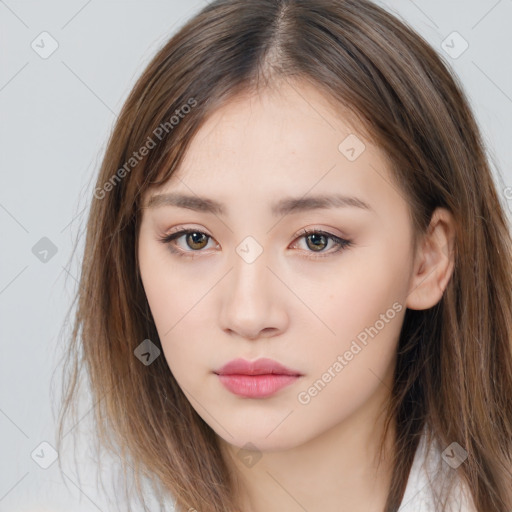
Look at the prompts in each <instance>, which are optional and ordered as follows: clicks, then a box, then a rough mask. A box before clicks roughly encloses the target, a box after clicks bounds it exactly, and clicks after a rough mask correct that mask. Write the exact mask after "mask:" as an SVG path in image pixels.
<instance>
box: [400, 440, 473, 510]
mask: <svg viewBox="0 0 512 512" xmlns="http://www.w3.org/2000/svg"><path fill="white" fill-rule="evenodd" d="M426 441H427V440H426V435H425V433H424V434H423V435H422V437H421V439H420V442H419V443H418V448H417V450H416V453H415V455H414V461H413V464H412V467H411V471H410V473H409V478H408V481H407V487H406V489H405V493H404V497H403V499H402V502H401V505H400V508H399V509H398V512H438V511H439V510H441V509H442V507H441V504H442V501H440V498H442V491H443V489H441V486H442V484H443V483H446V484H448V483H449V482H450V480H451V479H452V478H454V479H456V480H457V482H455V483H454V486H453V490H452V493H451V494H450V499H448V500H447V501H448V503H447V507H446V512H476V509H475V507H474V504H473V500H472V499H471V495H470V493H469V490H468V488H467V486H464V485H463V481H462V479H461V478H460V477H459V476H458V474H457V471H458V470H457V469H453V468H452V467H450V466H449V465H448V464H447V463H446V462H445V461H444V460H443V459H442V457H441V453H442V450H441V449H440V448H439V444H438V443H437V442H434V443H433V446H432V447H431V449H430V450H429V451H428V452H427V442H426ZM442 473H444V474H442ZM436 477H437V478H436Z"/></svg>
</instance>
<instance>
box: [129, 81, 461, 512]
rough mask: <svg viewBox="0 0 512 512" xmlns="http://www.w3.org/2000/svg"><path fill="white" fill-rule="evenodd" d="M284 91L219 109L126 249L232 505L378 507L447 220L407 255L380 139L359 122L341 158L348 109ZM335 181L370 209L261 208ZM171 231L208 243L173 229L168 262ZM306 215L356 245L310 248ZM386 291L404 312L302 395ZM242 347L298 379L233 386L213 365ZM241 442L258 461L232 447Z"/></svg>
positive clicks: (442, 281)
mask: <svg viewBox="0 0 512 512" xmlns="http://www.w3.org/2000/svg"><path fill="white" fill-rule="evenodd" d="M278 89H279V90H278V91H276V90H273V91H270V90H268V89H266V90H264V91H260V93H258V95H255V94H249V93H246V94H244V95H241V96H238V97H237V98H235V99H232V100H230V101H229V102H228V103H226V104H225V105H224V106H223V107H221V108H220V109H219V110H217V111H216V112H215V113H214V114H213V115H212V116H211V117H210V118H209V119H208V120H207V121H206V122H205V123H204V124H203V126H202V127H201V129H200V130H199V132H198V133H197V134H196V136H195V137H194V139H193V141H192V143H191V145H190V147H189V150H188V152H187V154H186V157H185V159H184V161H183V162H182V164H181V165H180V167H179V168H178V169H177V171H176V172H175V173H174V174H173V176H172V177H171V178H170V180H169V181H168V182H167V183H165V184H164V185H163V186H162V187H160V189H158V190H152V191H151V192H149V193H148V194H147V196H146V198H145V200H146V201H145V203H144V204H145V207H144V210H143V215H142V222H141V226H140V233H139V235H140V236H139V240H138V248H137V250H138V256H139V264H140V271H141V276H142V281H143V285H144V288H145V291H146V294H147V298H148V301H149V304H150V308H151V311H152V314H153V317H154V320H155V323H156V327H157V330H158V333H159V336H160V340H161V343H162V347H163V353H164V356H165V358H166V359H167V362H168V364H169V367H170V369H171V371H172V374H173V375H174V377H175V379H176V380H177V382H178V384H179V385H180V387H181V388H182V389H183V391H184V393H185V394H186V396H187V397H188V399H189V400H190V403H191V404H192V406H193V407H194V408H195V410H196V411H197V413H198V414H199V415H200V416H201V417H202V418H203V419H204V421H205V422H206V423H207V424H208V425H209V426H210V427H211V428H212V429H213V430H214V431H215V433H216V434H217V436H218V439H219V441H220V444H221V449H222V451H223V454H224V456H225V458H226V460H227V462H228V465H229V467H230V468H231V470H232V471H233V474H234V475H235V478H236V482H237V495H238V497H239V499H240V501H241V503H242V504H243V505H242V510H243V511H244V512H273V511H283V510H286V511H290V512H294V511H301V512H303V510H304V509H305V510H308V511H311V512H312V511H320V510H321V511H323V512H335V511H336V512H339V511H351V512H359V511H361V512H362V511H365V512H372V511H374V512H381V511H382V510H383V507H384V503H385V499H386V494H387V492H388V486H389V482H390V476H391V466H390V457H391V454H390V448H389V446H390V444H389V443H390V440H391V437H390V436H388V438H387V439H386V442H385V443H384V456H383V459H382V461H381V463H380V465H379V464H378V459H377V450H378V449H379V448H380V443H379V439H380V434H381V433H382V418H383V416H382V411H383V409H384V407H385V405H386V403H387V401H388V399H389V393H390V389H391V386H392V376H393V369H394V366H395V360H396V348H397V343H398V337H399V333H400V329H401V326H402V322H403V318H404V315H405V310H406V307H408V308H411V309H426V308H430V307H432V306H434V305H435V304H436V303H437V302H438V301H439V300H440V299H441V297H442V294H443V291H444V289H445V287H446V285H447V282H448V280H449V278H450V275H451V272H452V270H453V261H452V259H451V258H449V257H448V255H449V254H451V252H450V251H449V250H447V249H450V248H452V247H453V236H454V225H453V219H452V217H451V215H450V214H449V212H448V211H446V210H444V209H438V210H436V211H435V212H434V216H433V218H432V223H431V229H430V231H429V232H428V234H427V235H425V236H423V237H422V238H420V243H419V244H418V247H417V250H416V252H414V251H413V245H412V235H413V231H412V225H411V221H410V216H409V204H408V202H407V201H406V199H405V198H404V197H403V193H402V192H401V191H400V190H399V189H398V188H397V187H396V186H394V185H392V175H391V173H390V170H389V168H388V161H387V159H386V156H385V155H384V154H383V152H382V151H381V150H380V149H379V148H378V147H376V146H374V145H373V144H371V143H370V142H369V141H368V140H366V139H364V138H363V137H362V136H361V135H357V137H358V138H359V139H360V140H361V141H362V142H363V143H364V144H365V149H364V151H362V153H361V154H360V155H359V156H358V157H357V158H356V159H355V160H354V161H350V160H349V159H347V157H346V156H345V155H344V154H343V153H342V152H340V150H339V149H338V146H339V145H340V143H341V142H342V141H343V140H344V139H345V138H346V137H347V136H348V135H350V134H355V133H356V132H355V130H354V129H353V128H351V127H350V125H349V123H348V120H347V119H344V118H341V117H340V115H336V114H335V113H334V112H333V108H332V105H330V104H329V103H328V102H327V100H326V99H325V98H324V97H323V96H322V95H321V94H320V93H319V92H318V90H317V89H315V88H313V87H312V86H311V85H309V84H307V83H305V82H298V83H295V84H294V85H292V84H291V83H290V82H286V83H283V84H282V85H281V86H280V87H279V88H278ZM171 191H172V192H183V193H187V194H191V195H195V196H201V197H207V198H211V199H215V200H217V201H219V202H221V203H223V204H224V205H225V206H226V209H227V214H226V216H220V215H216V214H213V213H206V212H197V211H194V210H192V209H188V208H180V207H177V206H171V205H165V206H158V207H151V208H148V207H147V206H146V205H147V200H148V199H149V197H150V196H152V195H155V194H161V193H167V192H171ZM333 192H339V193H343V194H346V195H350V196H356V197H358V198H360V199H361V200H363V201H365V202H367V203H368V204H369V205H370V206H371V208H372V209H371V210H369V211H367V210H363V209H359V208H354V207H344V208H334V209H318V210H310V211H298V212H292V213H289V214H287V215H285V216H281V217H274V216H272V214H271V210H270V204H271V203H273V202H274V201H276V200H278V199H282V198H283V197H288V196H294V197H303V196H312V195H317V194H322V193H325V194H330V193H333ZM179 227H184V228H191V229H195V230H198V231H200V232H203V233H206V235H208V236H209V237H211V238H208V237H206V238H205V239H201V238H200V237H199V238H196V241H195V242H194V240H191V239H190V237H188V238H187V237H186V236H182V237H181V238H179V239H177V240H174V241H173V242H171V245H172V244H174V247H175V249H176V250H178V251H179V250H180V249H181V250H182V251H184V252H186V255H185V256H182V257H180V256H178V255H176V254H174V253H172V252H171V251H170V248H169V245H166V244H164V243H162V242H161V241H160V240H159V238H161V237H163V236H165V235H166V234H168V233H169V232H170V231H171V230H173V228H179ZM303 228H311V229H315V230H322V231H326V232H328V233H332V234H333V235H335V236H339V237H341V238H345V239H348V240H350V241H351V242H352V245H351V246H350V247H348V248H345V249H341V250H340V251H338V252H335V251H336V245H335V243H334V242H333V241H332V240H330V239H328V238H326V239H324V238H320V241H317V242H316V243H317V245H318V246H319V249H320V252H316V251H315V249H316V247H317V246H316V245H315V243H314V241H312V240H311V237H309V239H308V238H307V237H305V236H303V235H302V234H301V233H300V230H301V229H303ZM247 236H251V237H253V238H254V239H255V240H256V241H257V244H259V246H260V247H261V249H262V251H263V252H262V253H261V254H260V255H259V256H258V257H257V258H256V259H255V261H253V262H252V263H248V262H247V261H246V260H244V258H242V257H241V256H240V255H239V253H237V251H236V249H237V247H238V246H239V244H240V243H241V242H242V241H243V240H244V239H245V238H246V237H247ZM187 242H188V244H187ZM194 243H195V245H194ZM242 246H243V244H242ZM187 251H188V252H187ZM194 251H195V252H194ZM249 251H252V253H251V254H255V253H254V248H253V247H252V246H251V247H250V248H249ZM317 251H318V249H317ZM191 252H194V254H193V257H190V254H191ZM187 254H188V255H189V256H187ZM308 256H309V257H310V258H308ZM393 304H398V305H399V306H400V307H401V310H400V311H398V312H397V311H395V313H396V314H395V315H394V317H393V318H392V319H390V320H389V321H388V322H385V323H384V327H383V328H381V329H380V330H379V331H378V334H377V335H375V336H374V337H373V338H368V342H367V344H366V345H365V346H364V348H363V349H362V350H361V351H359V352H358V353H357V354H356V355H354V356H353V358H352V359H351V360H350V361H348V362H347V364H346V365H345V366H344V367H343V369H342V370H341V371H340V372H338V373H337V374H336V373H335V374H336V376H335V377H334V378H332V379H331V380H330V382H328V383H327V384H326V385H325V386H324V387H323V389H322V390H321V391H320V392H318V393H317V394H316V395H315V396H314V397H310V398H311V400H310V401H309V402H308V403H307V404H304V403H300V401H299V400H298V395H299V393H300V392H304V391H307V390H308V388H310V387H311V385H312V384H313V383H314V382H315V381H318V379H321V378H322V375H323V374H324V373H325V372H326V371H327V369H328V368H330V367H331V368H332V366H333V364H334V363H335V361H336V360H337V357H338V356H339V355H343V354H344V353H345V352H346V351H347V350H349V349H350V346H351V343H352V342H353V340H355V339H356V337H357V335H358V334H360V333H361V332H363V331H364V330H365V328H368V327H370V326H374V325H376V321H377V320H379V318H381V314H385V313H386V311H388V310H389V309H390V308H392V305H393ZM359 345H361V346H362V344H361V343H359ZM237 357H243V358H245V359H248V360H254V359H257V358H259V357H269V358H272V359H275V360H277V361H279V362H280V363H282V364H284V365H285V366H288V367H290V368H293V369H296V370H299V371H300V372H301V373H302V374H303V376H302V377H300V378H299V379H298V380H297V381H295V382H294V383H293V384H291V385H290V386H288V387H285V388H283V389H281V390H280V391H278V392H277V393H276V394H274V395H273V396H271V397H268V398H263V399H252V398H242V397H239V396H237V395H234V394H232V393H231V392H230V391H228V390H227V389H226V388H225V387H224V386H223V385H222V384H221V382H220V381H219V378H218V376H217V375H215V374H214V373H213V370H215V369H218V368H219V367H220V366H222V365H223V364H225V363H226V362H228V361H230V360H232V359H234V358H237ZM391 432H393V429H392V430H391V431H390V435H391ZM247 443H251V445H247ZM241 448H243V449H244V450H246V451H242V452H240V449H241ZM247 453H249V454H252V455H254V456H255V458H254V459H253V462H254V461H256V462H255V463H245V462H244V461H243V460H242V457H241V456H240V454H247Z"/></svg>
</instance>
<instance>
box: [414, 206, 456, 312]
mask: <svg viewBox="0 0 512 512" xmlns="http://www.w3.org/2000/svg"><path fill="white" fill-rule="evenodd" d="M454 249H455V221H454V218H453V215H452V214H451V213H450V211H449V210H447V209H446V208H437V209H436V210H435V211H434V213H433V214H432V218H431V221H430V225H429V228H428V230H427V232H426V233H425V235H424V236H423V239H422V242H421V243H420V244H419V247H418V251H417V254H416V258H415V264H414V274H413V275H412V278H411V284H410V287H409V293H408V295H407V300H406V307H408V308H409V309H419V310H421V309H428V308H431V307H433V306H435V305H436V304H437V303H438V302H439V301H440V300H441V298H442V296H443V293H444V290H445V289H446V286H447V285H448V282H449V280H450V278H451V276H452V273H453V268H454Z"/></svg>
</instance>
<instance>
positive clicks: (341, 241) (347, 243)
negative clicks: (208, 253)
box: [158, 229, 352, 260]
mask: <svg viewBox="0 0 512 512" xmlns="http://www.w3.org/2000/svg"><path fill="white" fill-rule="evenodd" d="M189 233H200V234H202V235H206V236H207V237H208V239H209V240H210V239H212V238H213V237H211V236H210V235H208V234H207V233H204V232H203V231H200V230H198V229H182V230H180V231H175V232H173V233H170V234H168V235H165V236H163V237H160V238H159V239H158V240H159V241H160V242H162V243H163V244H166V245H168V246H169V250H170V251H171V252H172V253H173V254H176V255H177V256H180V257H182V256H184V257H189V258H195V257H196V256H195V255H194V253H200V252H204V251H202V250H196V251H194V250H190V251H183V250H182V249H175V248H174V247H173V246H172V245H171V242H172V241H174V240H175V239H178V238H181V237H182V236H184V235H188V234H189ZM309 235H323V236H325V237H326V238H328V239H330V240H332V241H333V242H334V243H335V244H336V246H337V249H336V250H334V251H330V252H322V253H320V252H319V253H315V252H314V251H307V252H311V253H312V254H314V256H305V258H308V259H313V260H316V259H319V258H326V257H328V256H331V255H333V254H334V253H337V252H339V251H341V250H343V249H348V248H349V247H351V246H352V241H351V240H347V239H345V238H340V237H338V236H336V235H333V234H332V233H328V232H326V231H322V230H318V229H303V230H301V232H300V236H299V238H303V237H307V236H309Z"/></svg>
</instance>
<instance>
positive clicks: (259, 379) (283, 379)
mask: <svg viewBox="0 0 512 512" xmlns="http://www.w3.org/2000/svg"><path fill="white" fill-rule="evenodd" d="M299 377H300V376H299V375H278V374H274V373H267V374H265V375H219V379H220V381H221V382H222V384H224V386H225V387H226V388H227V389H228V390H229V391H231V393H234V394H235V395H238V396H243V397H246V398H265V397H267V396H271V395H273V394H274V393H276V392H277V391H279V390H280V389H282V388H284V387H285V386H288V385H290V384H291V383H292V382H295V381H296V380H297V379H298V378H299Z"/></svg>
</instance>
